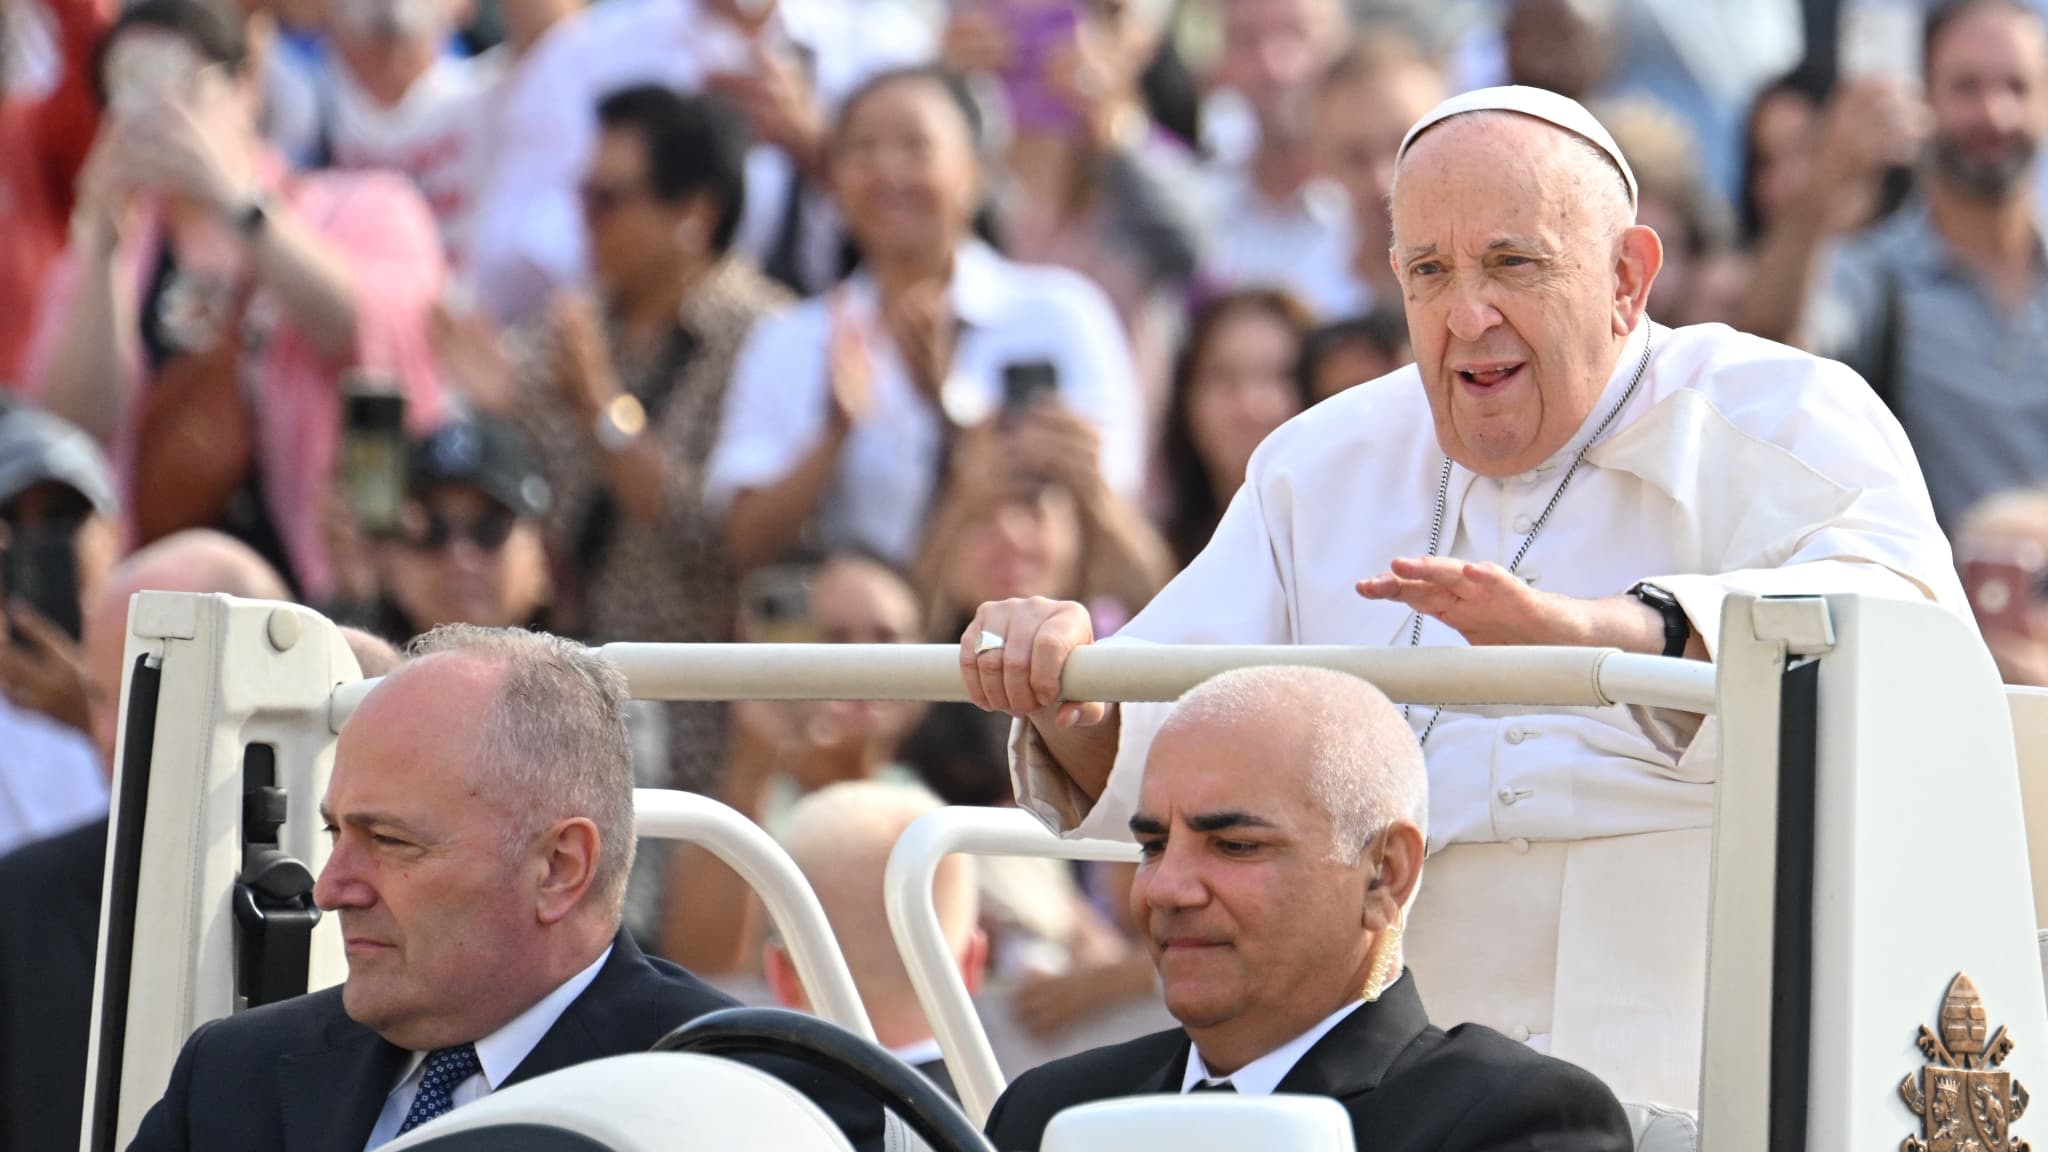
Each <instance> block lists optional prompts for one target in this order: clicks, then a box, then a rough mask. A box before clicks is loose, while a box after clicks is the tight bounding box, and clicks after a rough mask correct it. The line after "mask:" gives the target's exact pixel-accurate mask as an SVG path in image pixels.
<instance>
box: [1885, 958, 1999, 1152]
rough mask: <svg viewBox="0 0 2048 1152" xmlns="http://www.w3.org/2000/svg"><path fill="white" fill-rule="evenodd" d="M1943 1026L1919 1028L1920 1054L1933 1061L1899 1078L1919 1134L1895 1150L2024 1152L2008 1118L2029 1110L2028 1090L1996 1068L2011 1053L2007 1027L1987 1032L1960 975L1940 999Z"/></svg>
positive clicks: (1979, 1006)
mask: <svg viewBox="0 0 2048 1152" xmlns="http://www.w3.org/2000/svg"><path fill="white" fill-rule="evenodd" d="M1939 1023H1940V1025H1941V1031H1940V1032H1939V1033H1936V1032H1935V1030H1934V1029H1932V1028H1929V1027H1928V1026H1927V1025H1925V1024H1922V1025H1921V1026H1920V1051H1922V1052H1924V1053H1926V1054H1927V1059H1928V1060H1929V1061H1930V1063H1929V1064H1928V1066H1927V1067H1925V1068H1922V1069H1920V1070H1919V1071H1917V1072H1915V1073H1913V1074H1912V1075H1910V1076H1908V1077H1906V1078H1905V1079H1904V1080H1902V1081H1900V1082H1899V1095H1901V1096H1903V1097H1905V1099H1906V1107H1908V1108H1910V1109H1912V1110H1913V1115H1915V1116H1918V1117H1920V1123H1921V1132H1920V1135H1918V1136H1908V1137H1906V1139H1905V1141H1904V1142H1903V1143H1901V1144H1900V1145H1899V1152H2027V1142H2026V1141H2025V1140H2021V1139H2019V1138H2018V1137H2016V1136H2014V1135H2013V1134H2012V1123H2013V1121H2015V1120H2018V1119H2019V1118H2020V1116H2021V1114H2023V1113H2025V1112H2026V1110H2027V1090H2026V1089H2025V1088H2022V1087H2020V1082H2019V1081H2017V1080H2014V1079H2013V1078H2012V1073H2010V1072H1999V1071H1996V1069H1997V1067H1998V1066H1999V1065H2000V1064H2003V1063H2004V1062H2005V1058H2006V1056H2007V1055H2008V1054H2009V1053H2011V1052H2012V1037H2010V1036H2008V1035H2006V1034H2005V1029H2003V1028H2000V1029H1998V1030H1997V1031H1996V1032H1993V1031H1992V1030H1991V1026H1990V1023H1989V1022H1988V1017H1987V1015H1986V1013H1985V1011H1984V1000H1983V998H1982V997H1980V996H1978V995H1977V986H1976V985H1975V984H1973V983H1971V982H1970V978H1969V977H1968V976H1966V975H1964V974H1963V973H1961V972H1958V973H1956V978H1955V979H1954V980H1951V981H1949V985H1948V992H1947V993H1946V994H1945V995H1943V996H1942V998H1941V1015H1940V1017H1939Z"/></svg>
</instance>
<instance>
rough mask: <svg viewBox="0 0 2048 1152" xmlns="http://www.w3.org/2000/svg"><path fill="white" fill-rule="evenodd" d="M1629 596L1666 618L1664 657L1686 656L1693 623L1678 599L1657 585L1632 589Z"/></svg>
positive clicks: (1641, 584) (1639, 584)
mask: <svg viewBox="0 0 2048 1152" xmlns="http://www.w3.org/2000/svg"><path fill="white" fill-rule="evenodd" d="M1628 594H1629V595H1631V596H1633V597H1635V598H1636V599H1638V600H1641V601H1642V602H1643V603H1645V604H1648V605H1649V606H1650V607H1652V608H1655V609H1656V610H1657V614H1658V615H1660V616H1662V617H1664V655H1666V656H1683V655H1685V646H1686V644H1687V643H1689V642H1690V641H1691V640H1692V621H1691V620H1688V619H1687V618H1686V615H1685V609H1684V608H1683V607H1681V606H1680V605H1679V603H1678V597H1676V596H1673V595H1672V594H1671V593H1669V592H1666V591H1665V590H1663V589H1662V588H1659V587H1657V586H1656V585H1655V584H1644V583H1638V584H1636V586H1635V587H1633V588H1630V589H1629V590H1628Z"/></svg>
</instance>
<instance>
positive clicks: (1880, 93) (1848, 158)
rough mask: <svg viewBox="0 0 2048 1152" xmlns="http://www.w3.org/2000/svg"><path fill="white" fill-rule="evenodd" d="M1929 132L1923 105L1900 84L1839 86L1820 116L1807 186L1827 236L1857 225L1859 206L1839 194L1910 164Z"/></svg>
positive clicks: (1871, 81)
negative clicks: (1818, 131)
mask: <svg viewBox="0 0 2048 1152" xmlns="http://www.w3.org/2000/svg"><path fill="white" fill-rule="evenodd" d="M1932 127H1933V125H1932V119H1931V115H1930V113H1929V112H1928V109H1927V106H1926V104H1925V103H1924V102H1923V101H1922V100H1921V98H1920V95H1919V93H1918V92H1917V91H1916V90H1914V88H1912V87H1911V86H1909V85H1908V84H1906V83H1905V82H1903V81H1901V80H1897V79H1893V78H1886V77H1863V78H1858V79H1854V80H1845V81H1843V83H1842V85H1841V87H1840V88H1838V89H1837V90H1836V92H1835V94H1834V96H1833V98H1832V99H1830V100H1829V101H1828V105H1827V108H1826V110H1825V111H1824V112H1823V113H1822V115H1821V130H1820V147H1819V150H1818V152H1817V153H1816V154H1815V157H1814V166H1813V178H1812V180H1811V181H1809V183H1808V184H1807V190H1806V192H1807V195H1806V198H1807V200H1808V201H1809V202H1810V203H1811V204H1813V205H1815V206H1817V207H1819V208H1820V212H1819V213H1818V215H1819V220H1818V222H1819V223H1821V224H1822V225H1823V226H1824V227H1826V228H1827V229H1828V230H1829V231H1831V232H1838V231H1843V230H1846V229H1848V228H1853V227H1855V226H1856V225H1857V224H1858V223H1859V222H1860V221H1859V220H1858V218H1857V216H1856V215H1854V214H1853V213H1856V212H1860V211H1861V210H1862V209H1863V207H1864V206H1863V205H1862V204H1860V203H1858V202H1857V201H1856V198H1854V197H1847V196H1843V195H1841V194H1840V193H1841V189H1843V188H1845V187H1849V186H1852V185H1855V184H1857V183H1860V182H1862V181H1865V180H1870V179H1874V178H1875V177H1877V176H1878V175H1879V174H1880V173H1882V172H1883V171H1884V170H1885V169H1887V168H1899V167H1905V166H1908V165H1911V164H1912V163H1913V162H1914V161H1915V160H1916V159H1917V158H1918V156H1919V154H1920V148H1921V146H1922V144H1924V143H1925V142H1926V139H1927V135H1928V133H1929V131H1931V130H1932ZM1845 213H1850V214H1848V215H1845Z"/></svg>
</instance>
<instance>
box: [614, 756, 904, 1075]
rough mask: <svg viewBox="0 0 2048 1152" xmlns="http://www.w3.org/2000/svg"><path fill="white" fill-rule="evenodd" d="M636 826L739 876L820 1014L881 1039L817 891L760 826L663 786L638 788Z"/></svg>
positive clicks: (722, 807)
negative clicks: (701, 852)
mask: <svg viewBox="0 0 2048 1152" xmlns="http://www.w3.org/2000/svg"><path fill="white" fill-rule="evenodd" d="M633 823H634V829H635V831H637V832H638V833H639V834H640V835H641V836H643V837H652V838H654V839H659V840H686V841H688V842H690V843H692V844H696V845H698V846H700V847H702V848H704V849H705V850H706V851H709V852H710V853H711V854H712V855H714V856H716V857H718V858H719V859H720V860H723V861H725V862H726V864H727V865H729V866H730V867H731V868H732V870H733V871H735V872H737V873H739V874H740V878H741V879H742V880H745V881H746V882H747V887H749V888H751V889H753V890H754V891H755V892H756V893H758V894H759V895H760V897H761V903H762V904H763V905H765V906H766V907H767V909H768V918H769V919H770V920H771V921H773V922H774V924H775V931H776V932H777V933H778V934H779V935H780V936H781V938H782V944H783V947H785V948H787V949H788V950H789V958H790V961H791V962H792V963H794V964H795V965H796V971H797V976H798V978H799V979H801V980H802V981H803V985H804V991H805V993H806V994H807V995H809V997H810V1000H811V1006H812V1007H813V1008H814V1009H815V1010H816V1011H817V1013H818V1015H820V1016H822V1017H824V1018H825V1019H827V1020H830V1021H831V1022H832V1023H834V1024H837V1025H839V1026H840V1027H841V1028H844V1029H846V1030H847V1031H849V1032H854V1033H857V1034H858V1035H860V1036H863V1037H865V1038H867V1039H869V1040H873V1039H874V1038H875V1030H874V1026H873V1025H871V1024H870V1023H869V1022H868V1014H867V1011H866V1009H864V1008H863V1007H862V1006H861V1002H860V993H859V992H858V991H856V990H855V989H854V986H853V973H852V972H851V970H849V969H848V968H847V967H846V956H845V954H844V953H842V952H841V951H840V950H839V940H838V938H837V937H835V936H833V935H832V926H831V923H830V922H829V921H827V920H826V919H825V909H824V907H823V906H822V905H820V904H819V903H818V896H817V893H815V892H813V891H811V886H810V885H809V884H808V883H806V882H805V881H804V877H803V873H802V872H800V871H798V869H797V866H796V861H794V860H791V859H790V858H789V853H787V852H785V851H783V850H782V846H781V845H780V844H777V843H776V842H775V840H774V838H773V837H771V836H769V835H768V833H766V832H764V831H762V830H761V827H760V825H758V824H755V823H754V822H753V821H752V820H749V819H747V818H746V817H745V816H742V815H740V814H739V813H738V812H737V811H734V810H733V809H731V808H729V807H727V806H725V805H724V804H721V803H719V802H718V801H716V800H713V799H711V798H710V797H708V796H699V795H696V794H695V793H691V792H674V791H669V790H667V789H661V788H635V789H634V790H633Z"/></svg>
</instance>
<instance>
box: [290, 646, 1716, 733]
mask: <svg viewBox="0 0 2048 1152" xmlns="http://www.w3.org/2000/svg"><path fill="white" fill-rule="evenodd" d="M598 652H599V653H600V654H601V655H603V656H604V657H605V658H606V659H608V660H610V661H611V662H612V663H613V664H614V665H616V666H617V667H618V668H619V669H620V670H621V671H623V672H624V673H625V674H626V680H627V683H628V684H629V685H630V686H631V690H632V693H633V695H634V697H636V698H638V699H642V700H934V701H960V700H965V699H967V692H966V688H965V687H964V686H963V685H962V684H961V682H960V656H959V649H957V648H955V647H954V646H952V645H950V644H607V645H605V646H604V647H602V648H600V649H598ZM1260 664H1293V665H1314V666H1317V667H1323V668H1334V669H1337V670H1339V671H1343V672H1350V673H1352V674H1353V675H1356V676H1359V677H1362V678H1364V679H1366V680H1370V681H1372V682H1373V683H1374V684H1376V685H1378V686H1379V688H1380V690H1381V691H1383V692H1385V693H1386V694H1387V695H1388V696H1389V697H1391V698H1393V699H1394V700H1395V701H1396V702H1397V703H1408V704H1438V705H1446V706H1450V707H1458V706H1461V705H1464V706H1472V705H1507V706H1529V707H1552V708H1566V707H1586V708H1599V707H1605V706H1607V705H1610V704H1618V703H1628V704H1640V705H1645V706H1648V707H1653V708H1672V709H1677V710H1680V711H1685V712H1697V713H1701V714H1711V713H1712V712H1713V711H1714V667H1713V665H1711V664H1706V663H1702V662H1700V661H1696V660H1670V659H1666V658H1664V657H1661V656H1637V655H1633V654H1630V653H1626V652H1621V651H1618V650H1616V649H1612V648H1562V647H1526V648H1520V647H1516V648H1508V647H1490V648H1412V649H1411V648H1343V647H1322V646H1308V645H1265V646H1257V645H1201V644H1101V645H1093V646H1090V647H1087V648H1084V649H1082V650H1080V651H1078V652H1076V653H1074V655H1073V657H1072V659H1071V660H1070V661H1069V663H1068V665H1067V673H1066V677H1065V679H1064V681H1063V683H1062V693H1063V695H1065V696H1066V697H1067V698H1068V699H1070V700H1149V701H1164V700H1175V699H1178V698H1179V697H1180V696H1181V694H1182V693H1185V692H1186V691H1187V690H1188V689H1190V688H1192V687H1194V686H1195V685H1197V684H1200V683H1201V682H1202V681H1204V680H1207V679H1209V678H1210V677H1212V676H1215V675H1217V674H1218V673H1221V672H1224V671H1227V670H1229V669H1232V668H1242V667H1248V666H1252V665H1260ZM375 684H376V681H374V680H370V681H362V682H359V683H356V684H347V685H343V686H342V687H340V688H337V689H336V690H335V694H334V700H333V703H332V706H331V708H330V716H329V721H330V723H331V725H332V727H333V728H334V730H335V731H336V732H339V731H340V730H341V725H342V722H343V721H345V720H347V719H348V717H349V715H350V714H351V713H353V712H354V711H355V708H356V705H358V704H359V703H361V701H362V698H363V697H364V696H365V695H367V694H368V693H369V691H370V689H371V688H372V687H374V686H375Z"/></svg>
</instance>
